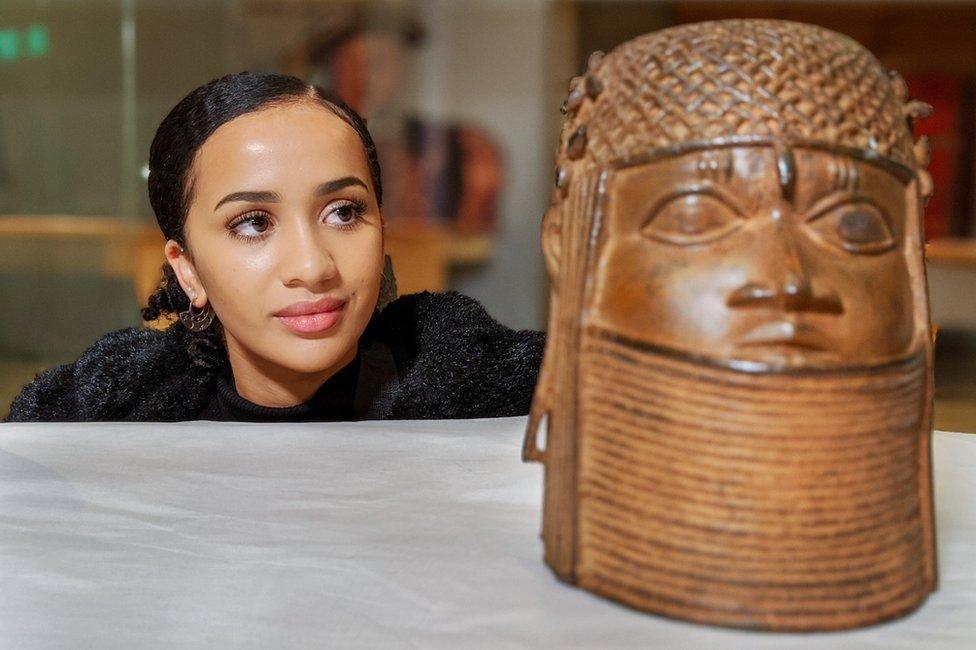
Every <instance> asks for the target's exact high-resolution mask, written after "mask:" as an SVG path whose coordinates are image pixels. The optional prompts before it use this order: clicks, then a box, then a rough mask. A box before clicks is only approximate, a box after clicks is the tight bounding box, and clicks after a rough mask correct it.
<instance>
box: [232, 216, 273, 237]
mask: <svg viewBox="0 0 976 650" xmlns="http://www.w3.org/2000/svg"><path fill="white" fill-rule="evenodd" d="M269 227H271V221H270V220H269V219H268V218H267V217H265V216H264V215H261V214H248V215H244V216H243V217H242V218H241V219H240V220H238V221H236V222H235V223H234V224H233V225H232V226H231V227H230V229H231V230H232V231H233V232H234V233H236V234H237V235H238V236H241V237H245V238H247V237H260V236H261V235H263V234H264V233H265V232H266V231H267V230H268V228H269Z"/></svg>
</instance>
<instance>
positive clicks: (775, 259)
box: [725, 208, 844, 314]
mask: <svg viewBox="0 0 976 650" xmlns="http://www.w3.org/2000/svg"><path fill="white" fill-rule="evenodd" d="M788 216H791V215H786V214H785V213H784V212H783V211H782V210H781V209H779V208H777V210H774V211H773V212H772V213H771V215H770V220H771V224H770V226H771V227H770V229H769V232H768V237H769V238H772V239H773V240H775V245H773V244H772V243H771V242H769V239H768V238H763V242H764V247H763V250H762V252H760V253H759V255H760V259H761V260H762V263H761V264H760V265H759V269H758V270H757V271H756V272H755V276H759V277H752V278H750V279H749V280H748V281H746V282H745V283H744V284H743V285H741V286H739V287H737V288H736V289H734V290H733V291H732V292H731V293H729V295H728V297H727V298H726V301H725V302H726V304H727V305H728V306H729V307H780V308H781V309H783V310H784V311H787V312H815V313H824V314H840V313H843V311H844V306H843V303H842V302H841V300H840V297H839V296H838V295H837V293H836V292H835V291H833V290H819V291H815V290H814V287H813V282H812V279H811V277H810V275H811V274H810V271H809V269H808V268H807V265H806V264H805V263H804V260H803V258H802V256H801V253H800V251H799V250H798V249H797V245H796V235H795V233H794V231H793V227H794V226H793V225H792V224H791V223H789V222H788V220H787V218H788Z"/></svg>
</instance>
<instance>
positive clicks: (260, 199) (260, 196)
mask: <svg viewBox="0 0 976 650" xmlns="http://www.w3.org/2000/svg"><path fill="white" fill-rule="evenodd" d="M231 201H253V202H255V203H278V202H280V201H281V195H280V194H278V193H277V192H267V191H265V192H231V193H230V194H228V195H227V196H225V197H224V198H222V199H220V200H219V201H217V205H215V206H214V211H216V210H217V208H219V207H220V206H222V205H223V204H225V203H230V202H231Z"/></svg>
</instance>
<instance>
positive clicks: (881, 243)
mask: <svg viewBox="0 0 976 650" xmlns="http://www.w3.org/2000/svg"><path fill="white" fill-rule="evenodd" d="M809 225H810V227H811V228H813V229H814V230H815V231H816V232H817V234H818V235H819V236H820V237H821V238H823V239H824V240H825V241H827V242H828V243H830V244H832V245H834V246H839V247H840V248H843V249H844V250H846V251H848V252H850V253H861V254H874V253H883V252H885V251H887V250H891V248H893V247H894V245H895V237H894V235H893V234H892V232H891V228H890V227H889V226H888V220H887V219H885V217H884V215H883V214H882V213H881V210H879V209H878V207H877V206H875V205H872V204H871V203H868V202H865V201H856V202H850V203H843V204H841V205H838V206H835V207H833V208H831V209H829V210H826V211H824V212H822V213H820V214H818V215H815V216H814V217H813V218H812V219H810V220H809Z"/></svg>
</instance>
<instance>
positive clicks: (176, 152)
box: [142, 72, 383, 367]
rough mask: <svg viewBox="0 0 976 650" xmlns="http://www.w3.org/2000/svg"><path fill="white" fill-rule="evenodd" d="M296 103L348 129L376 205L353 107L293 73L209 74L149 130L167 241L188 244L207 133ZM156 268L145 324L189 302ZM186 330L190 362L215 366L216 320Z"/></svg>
mask: <svg viewBox="0 0 976 650" xmlns="http://www.w3.org/2000/svg"><path fill="white" fill-rule="evenodd" d="M298 101H311V102H315V103H318V104H320V105H321V106H322V107H323V108H326V109H328V110H330V111H331V112H332V113H334V114H335V115H336V116H337V117H339V119H341V120H342V121H343V122H345V123H346V124H348V125H349V126H350V127H352V129H353V130H354V131H355V132H356V134H357V135H358V136H359V139H360V140H361V141H362V144H363V150H364V152H365V154H366V163H367V166H368V167H369V174H370V177H371V179H372V181H373V187H374V188H375V191H376V201H377V203H378V204H381V203H382V198H383V190H382V184H381V181H380V164H379V159H378V158H377V155H376V146H375V145H374V144H373V138H372V137H371V136H370V134H369V131H368V130H367V129H366V122H365V121H364V120H363V118H361V117H360V116H359V115H358V114H357V113H356V111H354V110H353V109H351V108H349V106H347V105H346V104H345V103H344V102H342V101H341V100H339V99H336V98H334V97H331V96H329V95H328V94H327V93H326V92H325V91H324V90H322V89H321V88H319V87H317V86H313V85H309V84H307V83H305V82H304V81H302V80H301V79H299V78H297V77H291V76H288V75H283V74H274V73H262V72H239V73H237V74H229V75H225V76H223V77H220V78H218V79H214V80H213V81H211V82H209V83H207V84H204V85H203V86H200V87H199V88H197V89H196V90H194V91H192V92H191V93H190V94H188V95H187V96H186V97H184V98H183V99H181V100H180V102H179V103H178V104H177V105H176V106H174V107H173V109H172V110H171V111H170V112H169V114H168V115H167V116H166V117H165V118H164V119H163V121H162V122H161V123H160V125H159V128H158V129H156V136H155V137H154V138H153V141H152V145H151V146H150V147H149V202H150V204H151V205H152V208H153V212H155V214H156V221H157V222H159V228H160V230H162V232H163V236H164V237H165V238H166V239H173V240H175V241H176V242H177V243H178V244H179V245H180V246H181V247H183V248H184V249H189V247H188V246H187V242H186V232H185V224H186V217H187V213H188V210H189V205H190V202H191V201H192V198H193V179H192V178H190V170H191V168H192V165H193V160H194V158H195V157H196V153H197V151H198V150H199V149H200V147H201V146H202V145H203V143H204V142H206V140H207V138H209V137H210V136H211V135H213V133H214V131H216V130H217V128H218V127H220V126H221V125H222V124H225V123H226V122H229V121H230V120H233V119H234V118H236V117H240V116H242V115H246V114H247V113H253V112H255V111H258V110H261V109H265V108H270V107H272V106H276V105H281V104H285V103H289V102H298ZM162 270H163V277H162V279H161V280H160V283H159V286H158V287H157V289H156V290H155V291H154V292H153V294H152V295H151V296H149V300H148V304H147V305H146V307H144V308H143V309H142V319H143V320H144V321H147V322H149V321H154V320H156V319H158V318H160V317H161V316H169V317H175V316H177V315H178V314H179V312H181V311H185V310H186V309H189V306H190V299H189V298H188V297H187V295H186V294H185V293H184V291H183V288H182V287H181V286H180V283H179V281H178V280H177V278H176V273H174V271H173V269H172V267H171V266H170V265H169V264H168V263H165V264H163V267H162ZM187 331H188V332H189V330H187ZM190 334H192V336H190V338H189V342H188V348H189V351H190V357H191V359H193V362H194V363H195V364H197V365H201V366H207V367H210V366H215V365H218V364H219V363H220V362H221V357H222V355H226V350H225V348H224V345H223V330H222V327H221V326H220V323H219V322H218V321H216V320H215V321H214V325H213V326H211V327H210V328H208V329H207V330H205V331H204V332H200V333H193V332H190Z"/></svg>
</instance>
